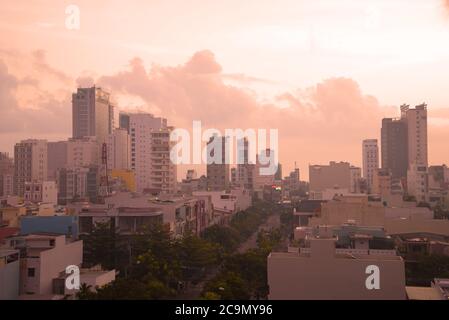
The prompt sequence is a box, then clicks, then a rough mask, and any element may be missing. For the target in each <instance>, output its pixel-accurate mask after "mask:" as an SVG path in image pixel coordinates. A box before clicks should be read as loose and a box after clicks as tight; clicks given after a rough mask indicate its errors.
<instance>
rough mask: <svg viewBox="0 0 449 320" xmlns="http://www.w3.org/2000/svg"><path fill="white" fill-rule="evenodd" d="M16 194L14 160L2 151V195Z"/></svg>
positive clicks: (0, 185) (0, 191) (0, 187)
mask: <svg viewBox="0 0 449 320" xmlns="http://www.w3.org/2000/svg"><path fill="white" fill-rule="evenodd" d="M13 194H14V160H13V159H12V158H10V157H9V154H8V153H5V152H0V197H2V196H10V195H13Z"/></svg>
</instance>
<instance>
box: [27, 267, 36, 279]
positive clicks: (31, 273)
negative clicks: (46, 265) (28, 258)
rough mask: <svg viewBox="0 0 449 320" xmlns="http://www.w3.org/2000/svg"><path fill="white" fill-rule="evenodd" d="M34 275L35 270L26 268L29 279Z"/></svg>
mask: <svg viewBox="0 0 449 320" xmlns="http://www.w3.org/2000/svg"><path fill="white" fill-rule="evenodd" d="M35 273H36V269H35V268H28V277H29V278H34V276H35Z"/></svg>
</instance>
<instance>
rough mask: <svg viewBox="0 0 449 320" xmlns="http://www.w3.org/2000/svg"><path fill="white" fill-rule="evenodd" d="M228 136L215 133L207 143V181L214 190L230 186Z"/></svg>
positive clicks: (210, 188)
mask: <svg viewBox="0 0 449 320" xmlns="http://www.w3.org/2000/svg"><path fill="white" fill-rule="evenodd" d="M228 139H229V138H227V137H219V136H217V135H214V136H213V137H211V138H210V140H209V142H208V143H207V159H208V160H207V181H208V188H209V190H212V191H222V190H226V189H228V187H229V184H230V181H229V175H230V165H229V164H230V160H229V152H226V151H227V150H226V149H227V148H226V145H227V141H228Z"/></svg>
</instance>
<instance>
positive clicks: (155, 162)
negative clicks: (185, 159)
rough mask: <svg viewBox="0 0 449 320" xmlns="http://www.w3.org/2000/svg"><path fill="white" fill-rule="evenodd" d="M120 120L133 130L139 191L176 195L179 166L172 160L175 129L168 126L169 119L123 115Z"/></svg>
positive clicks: (133, 151) (134, 164)
mask: <svg viewBox="0 0 449 320" xmlns="http://www.w3.org/2000/svg"><path fill="white" fill-rule="evenodd" d="M120 117H121V118H120V119H122V120H120V124H124V125H127V126H128V127H129V132H130V136H131V170H133V171H134V172H135V177H136V189H137V192H150V193H174V192H175V191H176V190H175V189H176V165H175V164H174V163H172V162H171V160H170V149H171V143H172V142H170V132H171V131H172V130H173V128H172V127H169V126H167V120H166V119H164V118H157V117H154V116H153V115H151V114H148V113H132V114H120ZM123 119H127V121H124V120H123ZM123 129H127V130H128V128H123Z"/></svg>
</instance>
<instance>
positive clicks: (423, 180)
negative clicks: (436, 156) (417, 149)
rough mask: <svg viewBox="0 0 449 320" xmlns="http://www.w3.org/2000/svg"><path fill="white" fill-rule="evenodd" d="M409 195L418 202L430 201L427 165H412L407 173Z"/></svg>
mask: <svg viewBox="0 0 449 320" xmlns="http://www.w3.org/2000/svg"><path fill="white" fill-rule="evenodd" d="M407 193H408V195H409V196H413V197H415V199H416V201H418V202H427V201H428V198H429V181H428V172H427V166H426V165H417V164H416V163H412V164H410V167H409V169H408V171H407Z"/></svg>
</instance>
